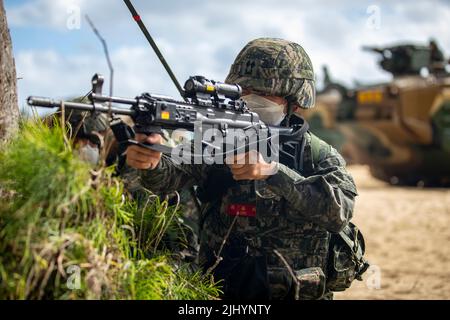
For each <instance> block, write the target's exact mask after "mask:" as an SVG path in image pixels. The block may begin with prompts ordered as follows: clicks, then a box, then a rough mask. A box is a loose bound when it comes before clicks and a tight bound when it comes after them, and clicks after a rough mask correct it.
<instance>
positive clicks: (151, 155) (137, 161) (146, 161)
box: [126, 133, 162, 170]
mask: <svg viewBox="0 0 450 320" xmlns="http://www.w3.org/2000/svg"><path fill="white" fill-rule="evenodd" d="M136 140H137V141H138V142H144V143H152V144H161V142H162V136H161V135H160V134H157V133H152V134H151V135H149V136H147V135H144V134H139V133H138V134H136ZM126 155H127V164H128V165H129V166H130V167H132V168H135V169H141V170H146V169H154V168H156V166H157V165H158V163H159V161H160V160H161V152H158V151H154V150H149V149H144V148H142V147H139V146H129V147H128V148H127V151H126Z"/></svg>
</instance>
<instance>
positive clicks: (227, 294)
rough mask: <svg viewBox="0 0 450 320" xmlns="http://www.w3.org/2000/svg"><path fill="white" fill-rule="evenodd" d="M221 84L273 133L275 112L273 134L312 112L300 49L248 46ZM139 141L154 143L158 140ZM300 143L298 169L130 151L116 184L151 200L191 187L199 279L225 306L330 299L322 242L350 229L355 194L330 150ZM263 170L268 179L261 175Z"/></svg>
mask: <svg viewBox="0 0 450 320" xmlns="http://www.w3.org/2000/svg"><path fill="white" fill-rule="evenodd" d="M226 82H228V83H237V84H239V85H241V86H242V87H243V93H244V97H243V99H244V100H247V102H248V106H249V108H250V109H251V110H252V111H254V112H257V113H258V114H259V115H260V118H261V119H262V120H263V121H264V122H266V123H267V124H275V125H278V124H280V123H279V122H280V117H279V115H280V112H281V115H285V114H287V116H286V117H285V118H284V120H283V121H282V122H281V124H280V125H288V123H289V122H290V123H291V124H292V123H296V122H298V121H300V119H299V118H298V117H296V116H295V115H292V113H293V112H294V111H295V110H296V108H299V107H300V108H311V107H313V105H314V98H315V86H314V72H313V68H312V64H311V61H310V59H309V57H308V55H307V54H306V52H305V51H304V50H303V48H302V47H301V46H300V45H298V44H296V43H292V42H289V41H285V40H281V39H271V38H263V39H256V40H253V41H251V42H250V43H248V44H247V45H246V46H245V47H244V49H243V50H242V51H241V52H240V53H239V55H238V56H237V58H236V60H235V62H234V64H233V65H232V66H231V70H230V73H229V75H228V77H227V79H226ZM275 106H277V107H278V109H277V108H275ZM291 115H292V116H291ZM138 139H140V140H141V141H146V142H149V143H158V142H160V141H161V138H160V136H158V135H151V136H149V137H146V136H140V137H138ZM302 139H303V143H302V145H303V151H302V153H301V159H297V160H299V161H300V162H301V163H302V166H301V168H300V169H297V170H296V169H294V168H293V165H292V163H291V162H290V161H289V160H288V159H284V158H283V157H281V158H280V160H279V162H271V163H266V162H265V161H264V160H260V161H259V162H258V163H254V164H250V163H245V164H231V165H218V164H213V165H193V164H175V163H174V162H173V161H172V160H171V159H170V158H167V157H161V154H159V153H157V152H154V151H149V150H144V149H142V148H139V147H136V146H130V147H129V148H128V150H127V168H126V173H125V177H126V178H127V179H128V181H132V179H134V180H133V181H134V183H139V184H142V185H143V186H144V187H146V188H148V189H149V190H152V191H154V192H156V193H159V194H164V193H169V192H172V191H174V190H179V189H180V188H182V187H184V186H188V185H197V186H198V190H199V191H200V192H199V198H200V200H201V201H202V204H203V210H202V213H201V216H200V231H199V232H200V254H199V255H200V257H199V260H200V263H201V264H202V266H203V268H204V270H205V271H211V272H213V273H214V275H215V279H216V280H223V291H224V298H235V299H241V298H242V299H253V298H270V299H293V298H300V299H323V298H330V297H332V293H330V292H329V290H328V289H327V287H326V275H327V258H328V248H329V240H330V233H336V232H339V231H340V230H342V229H343V228H344V227H345V226H346V225H347V224H348V223H349V220H350V219H351V217H352V212H353V206H354V199H355V196H356V194H357V193H356V188H355V184H354V182H353V179H352V177H351V176H350V175H349V174H348V173H347V171H346V170H345V162H344V160H343V159H342V157H341V156H340V155H339V154H338V152H337V151H336V150H335V149H334V148H332V147H331V146H329V145H328V144H327V143H325V142H324V141H322V140H320V139H318V138H317V137H315V136H314V135H313V134H312V133H310V132H306V133H305V134H304V135H303V137H302ZM268 168H271V169H273V168H276V169H277V170H276V173H275V174H273V175H265V174H264V172H267V169H268ZM130 179H131V180H130ZM255 188H257V189H258V190H255ZM227 234H228V236H227ZM224 239H226V244H225V245H223V246H222V242H223V240H224Z"/></svg>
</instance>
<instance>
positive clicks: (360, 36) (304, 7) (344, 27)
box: [5, 0, 450, 105]
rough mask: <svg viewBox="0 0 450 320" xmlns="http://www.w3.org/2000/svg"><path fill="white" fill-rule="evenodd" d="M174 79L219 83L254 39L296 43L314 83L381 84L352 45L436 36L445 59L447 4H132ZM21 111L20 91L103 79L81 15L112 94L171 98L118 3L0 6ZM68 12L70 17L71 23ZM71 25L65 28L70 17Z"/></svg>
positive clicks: (83, 0) (21, 0)
mask: <svg viewBox="0 0 450 320" xmlns="http://www.w3.org/2000/svg"><path fill="white" fill-rule="evenodd" d="M133 2H134V4H135V6H136V8H137V9H138V10H139V11H140V13H141V16H142V18H143V20H144V22H145V23H146V25H147V27H148V28H149V29H150V31H151V33H152V35H153V37H154V38H155V39H156V41H157V43H158V44H159V45H160V47H161V50H162V52H163V53H164V55H165V56H166V59H167V60H168V62H169V63H170V64H171V66H172V68H173V70H174V72H175V74H176V75H177V77H178V79H179V81H180V82H184V80H186V79H187V78H188V76H190V75H196V74H201V75H204V76H206V77H209V78H212V79H216V80H223V79H224V78H225V77H226V75H227V73H228V70H229V66H230V65H231V63H232V62H233V59H234V57H235V56H236V55H237V53H238V52H239V50H240V49H241V48H242V47H243V46H244V45H245V44H246V43H247V42H248V41H249V40H251V39H253V38H256V37H280V38H286V39H289V40H292V41H295V42H298V43H300V44H301V45H303V46H304V47H305V49H306V51H307V52H308V53H309V55H310V57H311V59H312V61H313V64H314V67H315V71H316V74H317V77H318V80H319V82H320V79H321V76H322V74H321V66H322V65H323V64H327V65H328V66H329V69H330V71H331V74H332V76H333V78H335V79H338V80H340V81H342V82H343V83H345V84H347V85H352V83H353V81H354V80H358V81H362V82H375V81H380V80H388V79H389V75H388V74H386V73H385V72H383V71H381V70H379V69H378V67H377V65H376V57H375V56H374V55H372V54H370V53H367V52H363V51H361V50H360V48H361V46H362V45H380V46H381V45H383V44H386V45H390V44H393V43H398V42H407V41H412V42H414V43H418V44H421V43H422V44H425V43H427V41H428V40H429V38H431V37H434V38H436V39H437V40H438V42H439V44H440V46H441V48H442V49H443V50H444V51H445V53H446V55H447V56H448V55H449V54H450V28H449V26H448V25H449V22H450V1H447V0H430V1H414V2H413V1H407V0H400V1H381V0H380V1H364V0H363V1H361V0H360V1H356V0H352V1H350V0H341V1H331V0H305V1H294V0H285V1H283V2H280V1H275V0H247V1H242V0H241V1H238V0H228V1H218V0H210V1H200V0H165V1H164V0H152V1H148V0H134V1H133ZM5 7H6V13H7V18H8V23H9V27H10V31H11V36H12V39H13V46H14V54H15V60H16V67H17V73H18V77H21V78H23V79H21V80H19V99H20V103H21V105H24V101H25V99H26V97H27V96H28V95H31V94H33V95H44V96H53V97H70V96H76V95H81V94H84V93H85V92H87V91H88V90H89V86H90V84H89V82H90V78H91V76H92V75H93V74H94V73H96V72H100V73H103V74H105V75H107V74H108V69H107V65H106V60H105V58H104V55H103V51H102V47H101V45H100V42H99V41H98V39H97V38H96V37H95V35H94V34H93V32H92V31H91V29H90V28H89V26H88V24H87V23H86V21H85V19H84V15H85V14H88V15H89V16H90V17H91V19H92V20H93V21H94V23H95V25H96V27H97V28H98V29H99V30H100V32H101V33H102V35H103V36H104V38H106V40H107V42H108V45H109V47H110V51H111V57H112V60H113V65H114V68H115V73H116V77H115V81H114V87H115V90H114V93H115V95H122V96H136V95H138V94H140V93H141V92H144V91H150V92H154V93H163V94H169V95H173V96H177V92H176V90H175V88H174V86H173V85H172V84H171V82H170V80H169V78H168V76H167V75H166V74H165V71H164V69H163V68H162V66H161V65H160V63H159V61H158V59H157V58H156V56H155V54H154V53H153V52H152V50H151V48H150V47H149V46H148V44H147V43H146V40H145V39H144V37H143V35H142V34H141V33H140V30H139V29H138V27H137V26H136V24H135V22H134V21H133V20H132V19H131V17H130V15H129V12H128V10H127V9H126V7H125V5H124V4H123V2H122V1H121V0H95V1H92V0H91V1H88V0H6V1H5ZM78 13H79V14H80V19H77V17H78ZM77 20H79V21H80V23H81V24H80V28H72V29H70V28H68V22H69V25H73V24H71V23H73V22H74V21H77Z"/></svg>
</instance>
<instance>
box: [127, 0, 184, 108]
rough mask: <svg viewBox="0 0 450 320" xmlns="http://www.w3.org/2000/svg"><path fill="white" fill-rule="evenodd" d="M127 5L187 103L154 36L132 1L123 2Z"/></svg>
mask: <svg viewBox="0 0 450 320" xmlns="http://www.w3.org/2000/svg"><path fill="white" fill-rule="evenodd" d="M123 2H125V4H126V5H127V7H128V10H130V12H131V15H132V16H133V19H134V21H136V23H137V24H138V26H139V28H141V31H142V33H143V34H144V36H145V37H146V38H147V41H148V42H149V43H150V45H151V47H152V48H153V51H155V53H156V55H157V56H158V58H159V61H161V63H162V64H163V66H164V68H165V69H166V71H167V73H168V74H169V76H170V79H172V82H173V83H174V84H175V86H176V87H177V89H178V92H179V93H180V95H181V96H182V97H183V98H184V100H186V101H187V99H186V98H185V97H184V90H183V88H182V87H181V85H180V83H179V82H178V80H177V78H176V77H175V75H174V73H173V72H172V69H170V66H169V64H168V63H167V61H166V59H164V56H163V55H162V53H161V51H159V48H158V46H157V45H156V42H155V41H154V40H153V38H152V36H151V35H150V33H149V32H148V30H147V28H146V27H145V25H144V23H143V22H142V20H141V16H140V15H139V14H138V13H137V11H136V9H135V8H134V6H133V4H132V3H131V1H130V0H123Z"/></svg>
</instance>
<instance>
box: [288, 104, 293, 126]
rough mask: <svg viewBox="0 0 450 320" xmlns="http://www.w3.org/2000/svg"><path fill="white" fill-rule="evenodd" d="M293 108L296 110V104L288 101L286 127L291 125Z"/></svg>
mask: <svg viewBox="0 0 450 320" xmlns="http://www.w3.org/2000/svg"><path fill="white" fill-rule="evenodd" d="M293 110H294V106H293V105H292V103H290V102H288V105H287V113H286V127H290V122H291V116H292V112H293Z"/></svg>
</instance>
